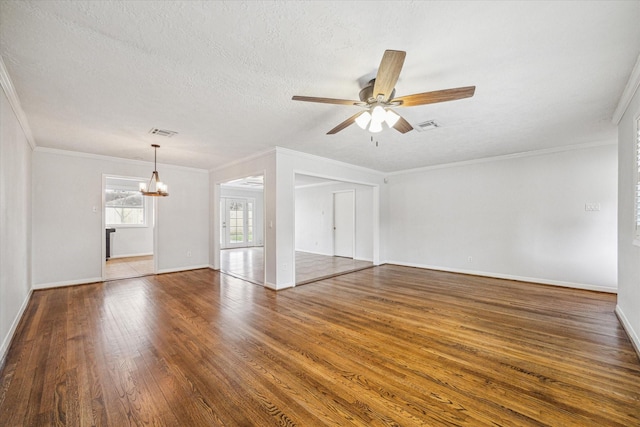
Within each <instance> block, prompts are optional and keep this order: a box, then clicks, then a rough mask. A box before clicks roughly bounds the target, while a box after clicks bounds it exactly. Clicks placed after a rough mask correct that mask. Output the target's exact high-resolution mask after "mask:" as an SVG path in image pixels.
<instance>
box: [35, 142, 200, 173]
mask: <svg viewBox="0 0 640 427" xmlns="http://www.w3.org/2000/svg"><path fill="white" fill-rule="evenodd" d="M34 151H35V152H36V153H47V154H56V155H59V156H68V157H80V158H85V159H93V160H103V161H108V162H118V163H126V164H131V165H143V166H149V165H150V166H152V167H153V162H149V161H146V160H132V159H125V158H124V157H112V156H103V155H102V154H93V153H83V152H80V151H69V150H60V149H59V148H49V147H42V146H38V147H36V148H35V149H34ZM158 166H162V167H163V168H168V169H177V170H184V171H189V172H199V173H209V171H208V170H207V169H198V168H192V167H189V166H179V165H172V164H169V163H160V162H158Z"/></svg>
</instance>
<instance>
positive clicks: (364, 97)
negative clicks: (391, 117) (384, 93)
mask: <svg viewBox="0 0 640 427" xmlns="http://www.w3.org/2000/svg"><path fill="white" fill-rule="evenodd" d="M375 83H376V79H371V80H370V81H369V83H368V84H367V85H366V86H365V87H363V88H362V90H361V91H360V101H362V102H366V103H367V104H373V103H374V102H376V101H377V99H376V97H375V96H373V86H374V85H375ZM395 96H396V90H395V88H394V89H393V91H391V95H390V96H389V99H393V98H395Z"/></svg>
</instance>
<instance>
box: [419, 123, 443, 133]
mask: <svg viewBox="0 0 640 427" xmlns="http://www.w3.org/2000/svg"><path fill="white" fill-rule="evenodd" d="M439 127H440V125H439V124H438V123H437V122H436V121H435V120H428V121H426V122H422V123H418V124H417V125H415V126H414V129H415V130H417V131H418V132H424V131H426V130H431V129H435V128H439Z"/></svg>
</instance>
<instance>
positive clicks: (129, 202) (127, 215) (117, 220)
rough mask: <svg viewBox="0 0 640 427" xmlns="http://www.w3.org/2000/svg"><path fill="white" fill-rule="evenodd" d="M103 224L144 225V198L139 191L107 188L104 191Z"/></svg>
mask: <svg viewBox="0 0 640 427" xmlns="http://www.w3.org/2000/svg"><path fill="white" fill-rule="evenodd" d="M105 222H106V224H107V225H111V226H114V225H133V226H135V225H137V226H144V225H146V222H145V206H144V198H143V196H142V194H141V193H140V191H134V190H116V189H109V188H107V189H106V191H105Z"/></svg>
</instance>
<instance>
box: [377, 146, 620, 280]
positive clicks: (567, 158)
mask: <svg viewBox="0 0 640 427" xmlns="http://www.w3.org/2000/svg"><path fill="white" fill-rule="evenodd" d="M616 170H617V148H616V145H615V144H609V145H601V146H595V147H590V148H582V149H574V150H570V151H562V152H549V153H546V154H540V153H539V154H538V155H531V156H527V157H513V156H512V157H506V158H502V159H494V160H493V161H482V162H476V163H469V164H460V165H452V166H450V167H440V168H432V169H425V170H422V171H414V172H408V173H403V174H398V175H393V176H390V177H389V178H388V180H389V183H388V184H387V186H388V188H387V189H386V190H387V191H386V192H385V194H387V195H388V196H387V197H388V198H387V199H386V200H385V205H386V210H387V211H386V212H385V215H386V216H385V219H386V224H387V227H388V229H387V233H386V253H385V255H386V257H387V261H388V262H391V263H397V264H405V265H414V266H422V267H431V268H436V269H444V270H451V271H460V272H469V273H474V274H482V275H490V276H495V277H509V278H515V279H522V280H531V281H535V282H542V283H550V284H562V285H567V286H577V287H582V288H588V289H598V290H609V291H615V290H616V285H617V267H616V260H617V256H616V254H617V247H616V222H617V221H616V216H617V196H616V187H617V177H616ZM586 203H598V204H599V205H600V209H601V210H600V211H595V212H587V211H585V204H586ZM469 257H471V261H469Z"/></svg>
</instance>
